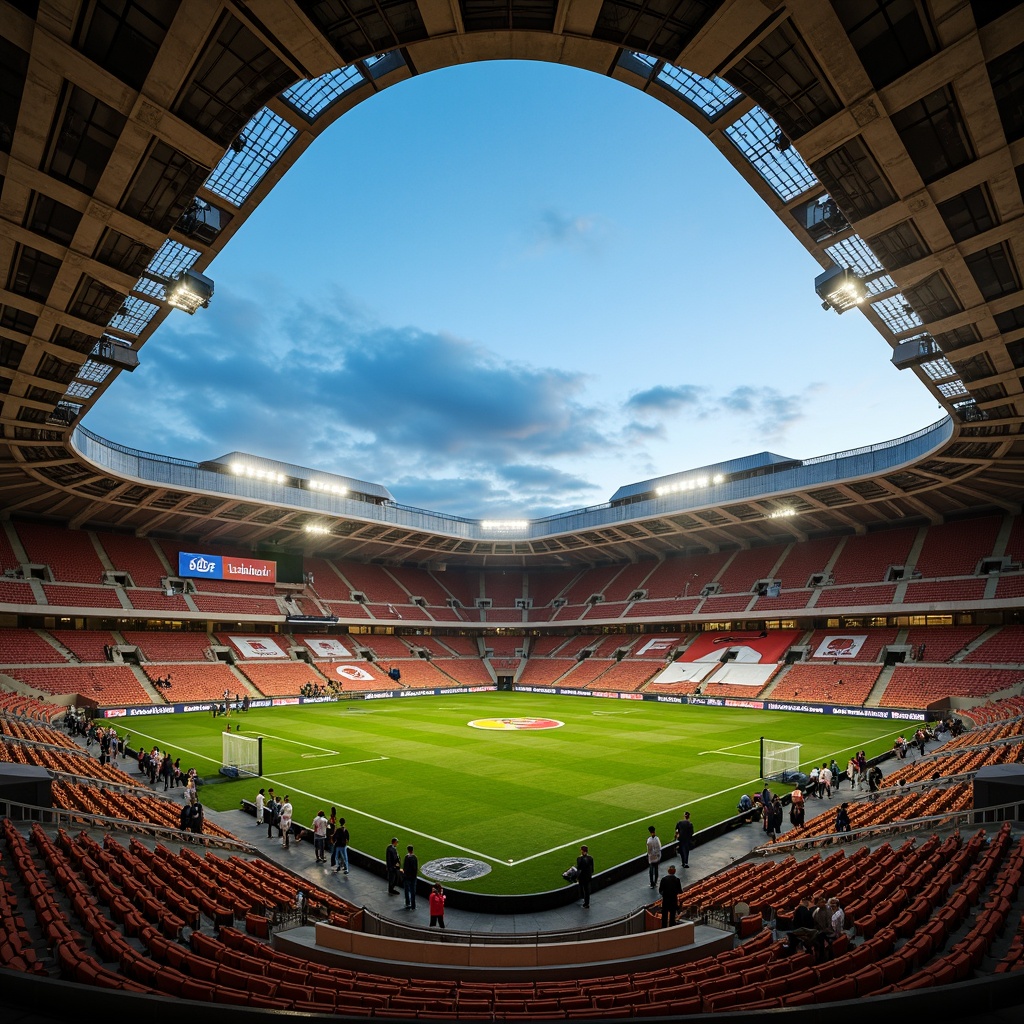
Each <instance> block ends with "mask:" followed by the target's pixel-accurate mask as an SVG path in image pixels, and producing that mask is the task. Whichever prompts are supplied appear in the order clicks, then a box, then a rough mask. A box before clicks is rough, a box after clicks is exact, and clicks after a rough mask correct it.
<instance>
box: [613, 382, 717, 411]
mask: <svg viewBox="0 0 1024 1024" xmlns="http://www.w3.org/2000/svg"><path fill="white" fill-rule="evenodd" d="M702 394H703V389H702V388H699V387H697V386H696V385H695V384H678V385H676V386H675V387H668V386H666V385H664V384H658V385H656V386H655V387H653V388H648V389H647V390H646V391H638V392H636V394H634V395H631V396H630V397H629V398H628V399H627V400H626V408H627V409H628V410H630V411H631V412H633V413H635V414H636V415H638V416H654V415H659V414H661V415H665V414H669V413H676V412H678V411H679V410H680V409H683V408H687V407H689V408H694V407H697V406H698V405H699V404H700V401H701V396H702Z"/></svg>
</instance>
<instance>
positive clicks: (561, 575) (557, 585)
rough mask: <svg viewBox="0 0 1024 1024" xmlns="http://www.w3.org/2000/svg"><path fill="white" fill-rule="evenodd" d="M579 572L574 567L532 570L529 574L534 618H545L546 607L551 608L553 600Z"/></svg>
mask: <svg viewBox="0 0 1024 1024" xmlns="http://www.w3.org/2000/svg"><path fill="white" fill-rule="evenodd" d="M576 576H577V573H576V571H575V570H573V569H549V570H538V571H532V572H530V574H529V586H530V597H531V598H532V599H533V611H532V615H533V617H534V618H537V619H541V618H545V617H546V616H543V615H542V614H541V612H542V610H543V609H545V608H550V606H551V602H552V601H554V599H555V598H556V597H558V596H559V595H561V594H562V593H563V592H564V590H565V589H566V587H568V586H569V584H570V583H572V581H573V580H574V579H575V578H576Z"/></svg>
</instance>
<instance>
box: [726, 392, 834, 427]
mask: <svg viewBox="0 0 1024 1024" xmlns="http://www.w3.org/2000/svg"><path fill="white" fill-rule="evenodd" d="M821 387H822V385H819V384H810V385H808V386H807V387H805V388H803V389H802V390H801V391H800V392H798V393H797V394H792V395H785V394H783V393H782V392H780V391H778V390H776V389H775V388H765V387H760V388H758V387H751V386H743V387H738V388H733V390H732V391H730V392H729V393H728V394H726V395H723V396H722V397H721V399H720V400H719V403H720V405H721V407H722V408H723V409H725V410H726V411H728V412H730V413H733V414H740V415H742V416H746V417H749V418H750V419H751V420H752V421H753V423H754V425H755V426H756V428H757V429H758V430H759V431H760V432H761V433H763V434H765V435H766V436H768V437H771V438H778V437H780V436H781V435H782V434H784V433H785V431H786V430H787V429H788V428H789V427H791V426H793V425H794V424H796V423H798V422H799V421H800V420H802V419H804V417H805V416H806V412H805V411H804V410H805V408H806V405H807V401H808V399H809V397H810V396H811V395H812V394H813V393H814V392H816V391H818V390H820V389H821Z"/></svg>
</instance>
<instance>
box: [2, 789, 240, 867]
mask: <svg viewBox="0 0 1024 1024" xmlns="http://www.w3.org/2000/svg"><path fill="white" fill-rule="evenodd" d="M90 781H91V782H95V781H96V780H95V779H90ZM0 818H10V819H11V821H14V822H38V823H39V824H40V825H46V826H50V827H54V828H59V827H61V826H64V827H67V828H83V827H84V828H104V829H108V830H110V831H112V832H130V833H131V834H132V835H136V836H147V837H149V838H150V839H157V840H161V841H163V842H171V843H192V844H194V845H198V846H205V847H208V848H210V849H216V850H234V851H236V852H240V853H259V850H257V848H256V847H255V846H252V845H251V844H250V843H246V842H243V841H242V840H241V839H229V838H227V837H225V836H211V835H206V834H205V833H199V834H196V833H193V832H183V831H182V830H181V829H178V828H170V827H169V826H167V825H155V824H153V823H151V822H148V821H127V820H126V819H124V818H108V817H106V816H105V815H102V814H90V813H89V812H88V811H75V810H67V809H65V808H62V807H36V806H33V805H32V804H22V803H17V802H15V801H13V800H4V799H3V797H2V795H0Z"/></svg>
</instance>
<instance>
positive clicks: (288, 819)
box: [278, 793, 292, 850]
mask: <svg viewBox="0 0 1024 1024" xmlns="http://www.w3.org/2000/svg"><path fill="white" fill-rule="evenodd" d="M278 828H280V830H281V845H282V846H283V847H284V848H285V849H286V850H287V849H288V839H289V834H290V832H291V828H292V798H291V797H290V796H288V794H287V793H286V794H285V797H284V803H283V804H281V824H280V825H279V826H278Z"/></svg>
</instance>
